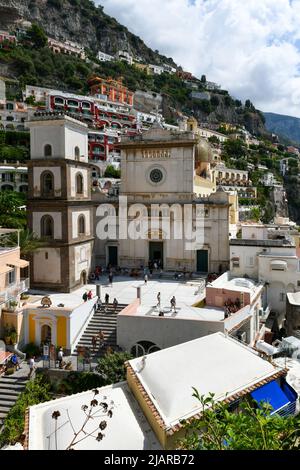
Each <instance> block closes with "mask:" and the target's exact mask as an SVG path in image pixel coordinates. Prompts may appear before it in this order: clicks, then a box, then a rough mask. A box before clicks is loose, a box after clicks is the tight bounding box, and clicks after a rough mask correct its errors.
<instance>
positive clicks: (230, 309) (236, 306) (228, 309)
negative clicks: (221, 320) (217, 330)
mask: <svg viewBox="0 0 300 470" xmlns="http://www.w3.org/2000/svg"><path fill="white" fill-rule="evenodd" d="M240 308H241V301H240V299H239V298H237V299H236V300H235V301H234V302H233V301H232V300H231V299H228V300H226V302H225V303H224V313H225V318H227V317H229V316H230V315H231V314H232V313H236V312H238V311H239V310H240Z"/></svg>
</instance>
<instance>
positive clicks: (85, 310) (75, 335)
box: [68, 299, 95, 352]
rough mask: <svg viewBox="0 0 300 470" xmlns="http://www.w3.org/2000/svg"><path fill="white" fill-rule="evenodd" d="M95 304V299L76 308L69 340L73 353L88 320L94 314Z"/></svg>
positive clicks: (71, 321)
mask: <svg viewBox="0 0 300 470" xmlns="http://www.w3.org/2000/svg"><path fill="white" fill-rule="evenodd" d="M94 303H95V299H92V300H88V301H87V302H84V303H82V304H81V305H79V306H78V307H76V308H75V309H74V310H73V312H72V313H71V315H70V329H69V334H70V336H69V338H68V342H69V345H70V346H69V347H70V349H71V351H72V352H73V351H74V349H75V346H76V344H77V343H78V341H79V339H80V337H81V334H82V333H83V330H84V328H85V326H86V324H87V322H88V320H89V319H90V317H91V316H92V315H93V313H94V309H93V305H94Z"/></svg>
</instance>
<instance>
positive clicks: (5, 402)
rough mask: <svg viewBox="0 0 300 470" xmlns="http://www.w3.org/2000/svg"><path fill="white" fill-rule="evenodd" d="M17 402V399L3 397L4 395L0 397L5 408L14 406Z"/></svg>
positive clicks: (0, 402) (0, 405) (1, 405)
mask: <svg viewBox="0 0 300 470" xmlns="http://www.w3.org/2000/svg"><path fill="white" fill-rule="evenodd" d="M15 403H16V400H12V399H11V398H10V399H3V397H0V407H3V408H12V406H13V405H14V404H15Z"/></svg>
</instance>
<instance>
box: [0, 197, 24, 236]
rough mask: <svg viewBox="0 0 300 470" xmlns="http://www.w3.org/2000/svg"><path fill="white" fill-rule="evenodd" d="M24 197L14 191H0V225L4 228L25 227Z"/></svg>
mask: <svg viewBox="0 0 300 470" xmlns="http://www.w3.org/2000/svg"><path fill="white" fill-rule="evenodd" d="M25 201H26V199H25V197H24V195H23V194H21V193H17V192H15V191H0V226H1V227H5V228H19V229H21V228H25V227H26V211H25V209H24V204H25Z"/></svg>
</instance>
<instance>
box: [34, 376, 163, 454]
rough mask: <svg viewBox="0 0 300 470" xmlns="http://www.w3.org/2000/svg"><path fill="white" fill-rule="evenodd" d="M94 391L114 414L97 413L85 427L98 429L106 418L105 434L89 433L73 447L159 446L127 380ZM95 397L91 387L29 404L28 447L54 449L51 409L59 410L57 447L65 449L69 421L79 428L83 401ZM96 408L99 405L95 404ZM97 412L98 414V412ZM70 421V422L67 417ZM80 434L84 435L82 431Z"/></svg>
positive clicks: (70, 431) (69, 437)
mask: <svg viewBox="0 0 300 470" xmlns="http://www.w3.org/2000/svg"><path fill="white" fill-rule="evenodd" d="M98 390H99V395H96V397H95V398H96V399H97V401H98V403H100V402H106V403H107V404H108V406H109V408H111V407H112V411H113V416H112V418H107V417H106V416H103V415H102V414H101V413H97V418H95V419H94V420H90V421H89V423H88V425H87V426H86V428H85V430H86V431H87V432H92V431H93V430H94V429H96V432H95V434H96V435H97V434H98V432H99V431H100V429H99V424H100V422H101V421H107V427H106V429H105V430H104V431H102V432H103V434H104V435H105V436H104V438H103V439H102V440H101V441H97V440H96V439H95V437H88V438H86V439H84V440H82V441H81V442H80V443H79V444H78V445H76V446H74V449H75V450H116V449H118V450H155V449H156V450H160V449H161V447H160V444H159V443H158V441H157V439H156V437H155V435H154V433H153V431H152V429H151V428H150V425H149V423H148V421H147V420H146V418H145V416H144V414H143V412H142V411H141V409H140V407H139V405H138V403H137V401H136V400H135V398H134V397H133V395H132V393H131V392H130V390H129V388H128V386H127V384H126V382H121V383H118V384H115V385H110V386H107V387H103V388H99V389H98ZM93 397H94V393H93V391H92V390H89V391H87V392H83V393H78V394H75V395H71V396H68V397H64V398H60V399H58V400H51V401H48V402H45V403H40V404H39V405H35V406H31V407H30V408H29V445H28V447H29V450H56V445H55V433H54V430H55V424H56V423H55V420H54V419H52V413H53V412H54V411H59V412H60V417H59V418H58V421H57V428H58V431H57V444H58V445H57V448H58V450H65V449H66V448H67V447H68V445H69V444H70V443H71V441H72V439H73V437H74V431H73V429H72V425H73V427H74V429H75V430H76V431H78V430H79V429H80V428H81V426H82V425H83V423H84V420H85V417H86V415H85V413H84V411H83V410H82V409H81V407H82V406H83V405H89V404H90V402H91V400H92V399H93ZM95 409H96V410H98V408H95ZM98 415H99V416H98ZM69 418H70V419H71V422H72V425H71V423H70V419H69ZM81 437H83V435H81Z"/></svg>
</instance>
